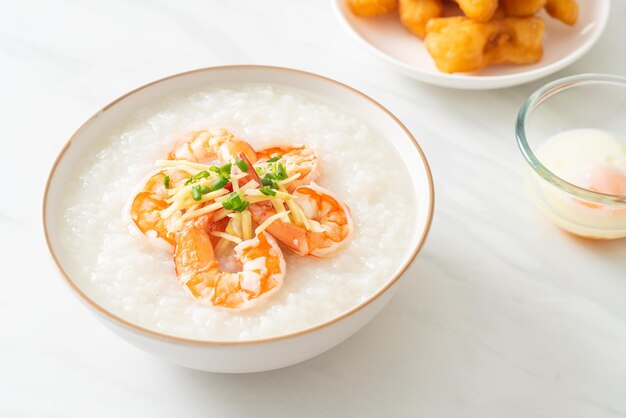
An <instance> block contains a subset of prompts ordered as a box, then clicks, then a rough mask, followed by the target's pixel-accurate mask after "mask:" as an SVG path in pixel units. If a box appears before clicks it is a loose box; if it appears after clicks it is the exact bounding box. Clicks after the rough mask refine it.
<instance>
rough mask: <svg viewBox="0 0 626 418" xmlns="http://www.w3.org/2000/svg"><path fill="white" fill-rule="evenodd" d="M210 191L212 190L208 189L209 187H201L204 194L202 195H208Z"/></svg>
mask: <svg viewBox="0 0 626 418" xmlns="http://www.w3.org/2000/svg"><path fill="white" fill-rule="evenodd" d="M210 191H211V189H209V187H208V186H202V187H200V193H202V194H207V193H209V192H210Z"/></svg>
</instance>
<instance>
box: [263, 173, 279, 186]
mask: <svg viewBox="0 0 626 418" xmlns="http://www.w3.org/2000/svg"><path fill="white" fill-rule="evenodd" d="M261 184H262V185H263V186H267V187H269V188H272V189H278V183H276V182H275V181H274V180H272V179H270V178H269V177H267V176H266V177H264V178H262V179H261Z"/></svg>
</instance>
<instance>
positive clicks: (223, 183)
mask: <svg viewBox="0 0 626 418" xmlns="http://www.w3.org/2000/svg"><path fill="white" fill-rule="evenodd" d="M227 184H228V179H226V178H224V177H220V178H219V179H217V180H215V181H214V182H213V184H212V185H211V190H212V191H215V190H219V189H221V188H223V187H224V186H226V185H227Z"/></svg>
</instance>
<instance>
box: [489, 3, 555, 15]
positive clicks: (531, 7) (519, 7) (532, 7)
mask: <svg viewBox="0 0 626 418" xmlns="http://www.w3.org/2000/svg"><path fill="white" fill-rule="evenodd" d="M545 5H546V0H500V6H501V7H502V9H504V13H505V14H506V15H507V16H511V17H528V16H533V15H535V14H536V13H537V12H539V10H541V9H542V8H543V7H544V6H545Z"/></svg>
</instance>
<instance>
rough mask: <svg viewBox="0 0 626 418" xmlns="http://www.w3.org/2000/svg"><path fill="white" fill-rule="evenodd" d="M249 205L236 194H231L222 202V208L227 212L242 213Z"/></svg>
mask: <svg viewBox="0 0 626 418" xmlns="http://www.w3.org/2000/svg"><path fill="white" fill-rule="evenodd" d="M248 205H249V203H248V202H246V201H245V200H243V199H242V198H241V196H240V195H239V193H238V192H232V193H231V194H229V195H228V198H227V199H226V200H224V201H223V202H222V206H223V207H224V209H227V210H234V211H235V212H243V211H244V210H246V209H247V208H248Z"/></svg>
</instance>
